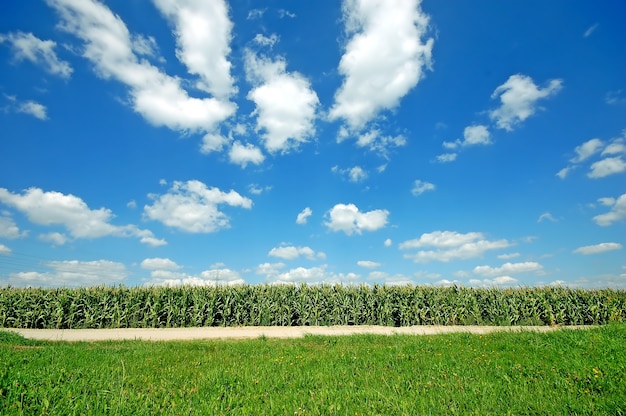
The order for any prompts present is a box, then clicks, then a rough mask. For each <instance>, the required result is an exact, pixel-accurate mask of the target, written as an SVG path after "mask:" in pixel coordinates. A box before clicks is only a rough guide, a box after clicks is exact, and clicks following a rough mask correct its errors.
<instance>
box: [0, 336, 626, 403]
mask: <svg viewBox="0 0 626 416" xmlns="http://www.w3.org/2000/svg"><path fill="white" fill-rule="evenodd" d="M0 363H2V365H0V396H1V397H2V400H0V413H1V414H5V415H24V414H63V415H72V414H86V415H94V414H112V415H115V414H120V415H121V414H124V415H126V414H134V415H149V414H171V415H183V414H184V415H189V414H212V415H355V414H358V415H415V414H434V415H450V414H462V415H503V414H512V415H521V414H550V415H571V414H577V415H624V414H626V406H625V405H624V403H626V401H625V400H624V398H625V397H626V385H625V384H624V382H623V380H625V379H626V324H607V325H603V326H600V327H597V328H592V329H588V330H585V331H575V330H568V329H562V330H557V331H552V332H549V333H537V332H496V333H492V334H487V335H470V334H466V333H457V334H446V335H432V336H408V335H393V336H380V335H353V336H340V337H324V336H307V337H304V338H299V339H272V338H265V337H260V338H257V339H252V340H245V341H243V340H204V341H175V342H147V341H115V342H111V341H108V342H95V343H93V342H92V343H86V342H72V343H68V342H43V341H32V340H28V339H24V338H21V337H19V336H18V335H16V334H13V333H8V332H2V331H1V330H0Z"/></svg>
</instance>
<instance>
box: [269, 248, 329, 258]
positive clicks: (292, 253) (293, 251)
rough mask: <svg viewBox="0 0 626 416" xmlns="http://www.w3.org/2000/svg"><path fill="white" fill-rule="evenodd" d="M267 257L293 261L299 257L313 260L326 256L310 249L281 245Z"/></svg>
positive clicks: (273, 249)
mask: <svg viewBox="0 0 626 416" xmlns="http://www.w3.org/2000/svg"><path fill="white" fill-rule="evenodd" d="M267 254H268V256H271V257H278V258H281V259H284V260H294V259H297V258H298V257H300V256H303V257H305V258H307V259H308V260H315V259H324V258H326V254H324V253H322V252H319V253H316V252H315V251H314V250H313V249H312V248H311V247H306V246H305V247H295V246H287V245H281V246H280V247H274V248H272V249H271V250H270V251H269V253H267Z"/></svg>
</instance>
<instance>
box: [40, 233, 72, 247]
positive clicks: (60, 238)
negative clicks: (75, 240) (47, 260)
mask: <svg viewBox="0 0 626 416" xmlns="http://www.w3.org/2000/svg"><path fill="white" fill-rule="evenodd" d="M39 239H40V240H41V241H45V242H47V243H52V244H53V245H56V246H62V245H63V244H65V243H67V242H68V238H67V236H66V235H65V234H61V233H57V232H52V233H46V234H40V235H39Z"/></svg>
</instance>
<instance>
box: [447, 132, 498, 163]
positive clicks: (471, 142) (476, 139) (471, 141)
mask: <svg viewBox="0 0 626 416" xmlns="http://www.w3.org/2000/svg"><path fill="white" fill-rule="evenodd" d="M479 144H482V145H485V144H491V133H489V129H488V128H487V126H484V125H482V124H474V125H471V126H467V127H465V130H463V141H461V140H456V141H454V142H443V147H445V148H446V149H456V148H458V147H461V146H475V145H479ZM452 154H454V153H452ZM454 157H455V158H456V156H454Z"/></svg>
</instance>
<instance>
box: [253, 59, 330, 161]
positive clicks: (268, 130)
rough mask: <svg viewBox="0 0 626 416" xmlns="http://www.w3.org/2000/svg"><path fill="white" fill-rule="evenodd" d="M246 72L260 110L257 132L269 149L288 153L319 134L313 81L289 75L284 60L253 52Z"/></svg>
mask: <svg viewBox="0 0 626 416" xmlns="http://www.w3.org/2000/svg"><path fill="white" fill-rule="evenodd" d="M245 70H246V76H247V78H248V80H249V81H250V82H251V83H252V84H253V85H254V88H253V89H252V90H251V91H250V92H249V93H248V95H247V98H248V99H249V100H251V101H253V102H254V104H255V105H256V109H255V110H254V113H253V115H256V131H257V132H258V131H261V132H262V133H261V139H262V140H263V144H264V146H265V149H266V150H267V151H268V152H270V153H276V152H281V153H288V152H289V151H290V150H292V149H297V148H298V146H299V145H300V144H302V143H306V142H307V141H308V140H309V138H310V137H312V136H313V135H314V134H315V124H314V122H315V118H316V112H317V108H318V106H319V103H320V102H319V99H318V98H317V94H316V93H315V91H313V89H312V88H311V84H310V82H309V81H308V80H307V79H306V78H305V77H304V76H302V75H301V74H299V73H297V72H287V63H286V62H285V60H284V58H282V57H278V58H277V59H276V60H274V61H272V60H270V59H269V58H267V57H263V56H258V55H257V54H256V53H254V52H253V51H251V50H247V51H246V54H245Z"/></svg>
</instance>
